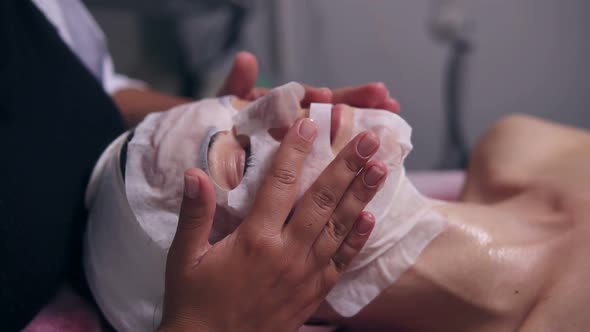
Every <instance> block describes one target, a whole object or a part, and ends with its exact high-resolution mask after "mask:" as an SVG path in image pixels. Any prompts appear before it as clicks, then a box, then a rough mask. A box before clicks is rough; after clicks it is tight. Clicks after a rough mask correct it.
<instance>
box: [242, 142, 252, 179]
mask: <svg viewBox="0 0 590 332" xmlns="http://www.w3.org/2000/svg"><path fill="white" fill-rule="evenodd" d="M244 152H245V154H246V163H245V165H244V174H242V175H245V174H246V172H247V171H248V168H250V167H252V165H253V162H254V158H253V154H252V150H251V149H250V145H248V146H246V147H245V148H244Z"/></svg>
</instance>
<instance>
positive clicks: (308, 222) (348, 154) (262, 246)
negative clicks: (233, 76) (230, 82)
mask: <svg viewBox="0 0 590 332" xmlns="http://www.w3.org/2000/svg"><path fill="white" fill-rule="evenodd" d="M316 136H317V130H316V127H315V125H314V124H313V122H312V121H310V120H309V119H300V120H298V121H297V122H296V123H295V124H294V125H293V126H292V127H291V128H290V129H289V131H288V133H287V135H286V136H285V138H284V139H283V141H282V143H281V146H280V148H279V150H278V152H277V154H276V156H275V159H274V161H273V163H272V166H271V169H270V171H269V174H268V175H267V177H266V179H265V180H264V181H263V183H262V185H261V187H260V189H259V191H258V193H257V195H256V200H255V203H254V206H253V208H252V210H251V212H250V214H249V216H248V217H246V218H245V220H244V221H243V223H242V224H241V225H240V226H239V227H238V228H237V229H236V231H235V232H234V233H232V234H230V235H228V236H227V237H226V238H225V239H223V240H222V241H220V242H218V243H216V244H215V245H213V246H212V245H211V244H209V242H208V236H209V232H210V229H211V225H212V222H213V216H214V214H215V193H214V189H213V187H212V184H211V182H210V181H209V179H208V177H207V175H206V174H205V173H204V172H202V171H200V170H197V169H189V170H187V171H186V173H185V189H184V198H183V202H182V206H181V211H180V217H179V223H178V228H177V232H176V235H175V238H174V241H173V243H172V246H171V248H170V251H169V253H168V260H167V267H166V293H165V301H164V313H163V318H162V323H161V326H160V330H161V331H246V332H247V331H256V332H264V331H295V330H297V329H298V328H299V327H300V326H301V325H302V324H303V323H304V322H305V321H306V320H307V319H308V318H309V317H310V316H311V315H312V314H313V313H314V312H315V310H316V309H317V307H318V306H319V304H320V303H321V302H322V301H323V300H324V298H325V296H326V295H327V293H328V292H329V291H330V289H331V288H332V287H333V286H334V285H335V283H336V282H337V280H338V279H339V277H340V275H341V274H342V272H343V271H344V270H345V268H346V267H347V265H348V264H349V263H350V262H351V260H352V259H353V257H355V255H356V254H357V253H358V252H359V251H360V249H361V248H362V246H363V245H364V243H365V242H366V240H367V238H368V237H369V234H370V233H371V231H372V229H373V226H374V217H373V216H372V215H371V214H370V213H367V212H363V209H364V207H365V205H366V204H367V203H368V202H369V201H370V200H371V199H372V198H373V196H374V195H375V193H376V192H377V191H378V189H379V188H380V186H381V184H382V183H383V181H384V178H385V177H386V168H385V166H384V165H383V164H382V163H381V162H378V161H374V160H372V161H369V159H370V158H371V157H372V155H373V154H374V153H375V152H376V150H377V148H378V146H379V141H378V138H377V137H376V136H375V135H374V134H372V133H368V132H365V133H361V134H359V135H358V136H357V137H355V138H354V139H353V140H352V141H351V142H350V143H349V144H348V145H347V146H346V147H345V148H344V149H343V150H342V151H341V152H340V154H339V155H338V156H337V157H336V159H335V160H334V161H333V162H332V163H331V164H330V165H329V166H328V167H327V168H326V170H325V171H324V172H323V173H322V175H321V176H320V177H319V178H318V179H317V181H316V182H315V183H314V184H313V185H312V187H311V188H310V189H309V190H308V191H307V192H306V193H305V195H304V196H303V197H302V198H301V200H300V201H299V203H298V204H297V207H296V208H295V209H294V210H293V211H291V210H292V207H293V202H294V198H295V195H296V192H297V188H298V183H299V177H300V174H301V172H300V171H301V168H302V166H303V163H304V160H305V158H306V157H307V155H308V153H309V151H310V149H311V145H312V142H313V140H314V139H315V137H316ZM291 212H292V213H291ZM289 216H290V219H289V222H288V223H285V220H287V218H289Z"/></svg>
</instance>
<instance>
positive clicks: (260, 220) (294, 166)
mask: <svg viewBox="0 0 590 332" xmlns="http://www.w3.org/2000/svg"><path fill="white" fill-rule="evenodd" d="M316 136H317V128H316V126H315V124H314V123H313V121H312V120H311V119H308V118H303V119H300V120H298V121H297V122H296V123H295V125H294V126H292V127H291V128H290V129H289V131H288V132H287V135H285V137H284V138H283V141H282V143H281V146H280V147H279V149H278V150H277V153H276V155H275V157H274V159H273V162H272V164H271V167H270V170H269V172H268V174H267V176H266V177H265V179H264V180H263V182H262V185H261V186H260V188H259V189H258V193H257V194H256V199H255V200H254V205H253V207H252V211H251V212H250V214H249V216H248V218H246V220H244V223H243V227H256V229H257V230H260V229H264V230H269V231H271V232H272V233H275V234H279V233H280V231H281V229H282V227H283V224H284V222H285V220H287V217H288V215H289V212H290V211H291V208H292V207H293V203H294V201H295V195H296V194H297V189H298V188H299V175H300V173H301V168H302V167H303V163H304V162H305V159H306V158H307V155H308V154H309V152H310V151H311V146H312V143H313V141H314V140H315V138H316Z"/></svg>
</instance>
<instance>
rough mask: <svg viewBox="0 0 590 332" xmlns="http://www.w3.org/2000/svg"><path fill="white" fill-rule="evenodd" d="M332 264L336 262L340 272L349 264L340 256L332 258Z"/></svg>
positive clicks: (335, 266) (335, 265) (337, 269)
mask: <svg viewBox="0 0 590 332" xmlns="http://www.w3.org/2000/svg"><path fill="white" fill-rule="evenodd" d="M332 264H334V268H335V269H336V271H338V272H343V271H344V270H345V269H346V265H347V264H346V262H345V261H343V260H342V259H341V258H339V257H334V258H332Z"/></svg>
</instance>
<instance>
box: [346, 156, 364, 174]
mask: <svg viewBox="0 0 590 332" xmlns="http://www.w3.org/2000/svg"><path fill="white" fill-rule="evenodd" d="M355 156H356V155H352V156H351V157H350V158H344V159H343V161H344V167H345V168H346V170H347V171H349V172H350V173H354V174H356V173H358V172H359V171H360V170H361V167H362V163H361V161H359V160H358V158H355Z"/></svg>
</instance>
